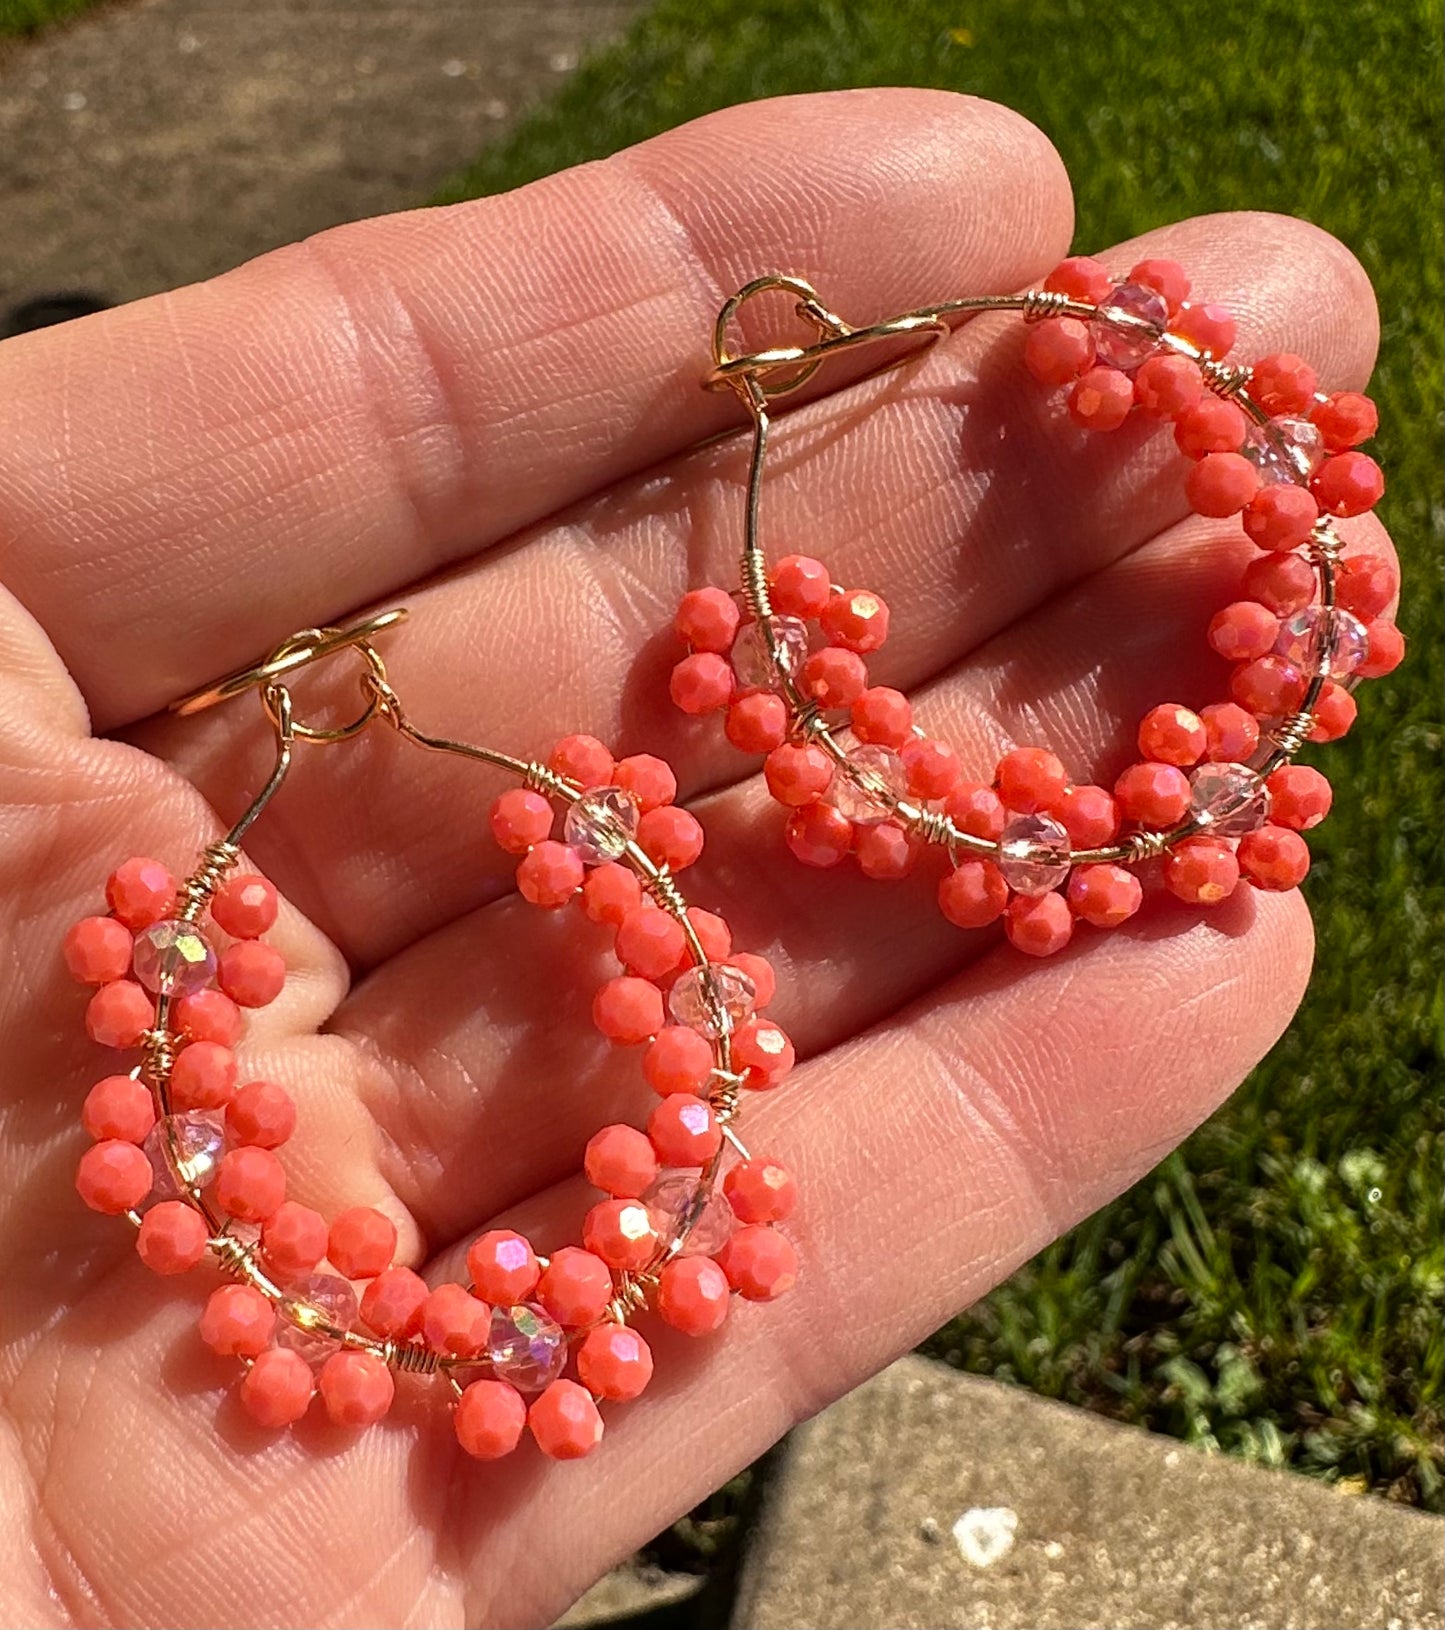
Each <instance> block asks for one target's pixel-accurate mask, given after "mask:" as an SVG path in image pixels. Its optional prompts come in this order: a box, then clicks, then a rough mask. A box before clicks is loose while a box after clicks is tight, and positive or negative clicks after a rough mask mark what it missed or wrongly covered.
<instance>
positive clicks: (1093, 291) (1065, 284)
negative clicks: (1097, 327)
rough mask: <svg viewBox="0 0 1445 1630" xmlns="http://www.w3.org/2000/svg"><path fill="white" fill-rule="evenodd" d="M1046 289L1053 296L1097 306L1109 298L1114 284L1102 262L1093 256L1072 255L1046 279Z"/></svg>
mask: <svg viewBox="0 0 1445 1630" xmlns="http://www.w3.org/2000/svg"><path fill="white" fill-rule="evenodd" d="M1044 287H1045V288H1046V289H1048V290H1049V291H1050V292H1051V293H1053V294H1066V295H1068V297H1069V298H1070V299H1071V300H1082V301H1083V302H1084V304H1085V305H1090V306H1097V305H1099V304H1100V303H1101V302H1103V301H1105V300H1107V299H1108V298H1109V295H1110V292H1111V291H1112V290H1113V287H1114V283H1113V279H1112V278H1111V277H1110V276H1109V268H1108V267H1107V266H1106V265H1105V264H1104V263H1103V261H1102V260H1095V259H1094V258H1093V256H1092V255H1070V256H1069V258H1068V259H1067V260H1061V261H1060V262H1059V264H1058V265H1057V266H1055V267H1054V269H1053V271H1051V272H1050V273H1049V275H1048V276H1047V277H1046V278H1045V279H1044Z"/></svg>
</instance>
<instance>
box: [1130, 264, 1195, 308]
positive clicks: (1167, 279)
mask: <svg viewBox="0 0 1445 1630" xmlns="http://www.w3.org/2000/svg"><path fill="white" fill-rule="evenodd" d="M1129 281H1130V282H1131V283H1141V284H1143V286H1144V287H1145V288H1147V289H1153V290H1154V292H1155V293H1156V294H1159V295H1162V296H1163V297H1164V304H1165V305H1166V306H1167V307H1168V308H1169V315H1170V316H1171V317H1172V316H1173V315H1174V313H1175V312H1176V311H1178V310H1179V308H1180V307H1181V306H1182V305H1183V304H1184V302H1185V301H1186V300H1187V299H1188V298H1189V274H1188V273H1187V272H1186V271H1185V270H1184V268H1183V267H1182V266H1181V265H1180V264H1179V262H1178V261H1177V260H1164V259H1161V258H1158V257H1156V258H1153V259H1150V260H1141V261H1140V262H1139V264H1138V265H1137V266H1136V267H1135V268H1134V269H1133V271H1131V272H1130V273H1129Z"/></svg>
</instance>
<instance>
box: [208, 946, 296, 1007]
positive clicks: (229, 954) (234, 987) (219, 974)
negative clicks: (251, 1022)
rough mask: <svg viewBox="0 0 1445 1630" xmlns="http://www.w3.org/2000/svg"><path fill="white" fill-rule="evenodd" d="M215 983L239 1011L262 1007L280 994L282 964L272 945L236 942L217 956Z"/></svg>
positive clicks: (283, 981)
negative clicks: (240, 1007)
mask: <svg viewBox="0 0 1445 1630" xmlns="http://www.w3.org/2000/svg"><path fill="white" fill-rule="evenodd" d="M216 979H217V982H218V983H219V985H220V987H221V989H222V990H223V991H225V993H226V995H227V996H229V997H230V998H231V1000H232V1001H233V1002H238V1003H239V1004H240V1005H241V1006H242V1007H265V1006H266V1005H267V1003H269V1002H274V1001H275V1000H276V998H277V997H278V996H279V995H280V994H281V987H282V986H283V985H284V984H285V983H286V963H285V960H284V958H283V957H282V955H281V953H280V952H279V951H278V950H277V949H276V948H275V946H273V945H263V944H262V943H261V941H260V940H237V941H236V943H235V944H234V945H228V946H227V947H226V949H225V950H224V951H222V952H221V958H220V961H219V963H218V964H217V967H216Z"/></svg>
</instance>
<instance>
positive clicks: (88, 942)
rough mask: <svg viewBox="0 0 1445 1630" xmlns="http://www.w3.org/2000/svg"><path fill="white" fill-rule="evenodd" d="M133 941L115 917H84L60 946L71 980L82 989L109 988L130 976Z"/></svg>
mask: <svg viewBox="0 0 1445 1630" xmlns="http://www.w3.org/2000/svg"><path fill="white" fill-rule="evenodd" d="M134 944H135V942H134V939H133V938H132V935H131V931H130V929H128V928H127V927H126V926H125V924H124V923H121V922H117V921H116V920H115V918H114V917H82V918H81V919H80V921H79V922H78V923H76V924H75V925H74V926H73V927H72V928H70V929H69V930H68V931H67V933H66V936H65V938H64V940H63V941H62V942H61V947H60V950H61V955H62V956H63V957H64V958H65V966H66V968H67V969H68V970H69V973H70V977H71V978H72V979H77V980H79V981H80V983H81V984H82V985H108V984H110V982H111V981H112V980H113V979H124V978H125V976H126V975H127V974H128V973H129V972H130V965H131V956H132V953H133V950H134Z"/></svg>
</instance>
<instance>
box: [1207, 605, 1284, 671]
mask: <svg viewBox="0 0 1445 1630" xmlns="http://www.w3.org/2000/svg"><path fill="white" fill-rule="evenodd" d="M1278 638H1279V618H1278V617H1276V616H1275V614H1274V613H1273V612H1272V611H1271V610H1270V609H1269V607H1268V606H1262V605H1260V604H1259V602H1258V601H1257V600H1236V601H1235V602H1234V604H1233V605H1228V606H1225V607H1224V608H1223V609H1222V610H1221V611H1217V612H1215V614H1214V616H1213V617H1212V618H1211V619H1210V623H1209V643H1210V646H1211V647H1212V648H1213V649H1214V650H1216V651H1217V652H1218V653H1219V654H1220V656H1222V657H1223V658H1224V659H1225V660H1226V661H1227V662H1248V661H1250V660H1251V659H1252V658H1254V657H1262V656H1267V655H1268V654H1269V653H1270V652H1271V651H1273V650H1274V642H1275V641H1276V640H1277V639H1278Z"/></svg>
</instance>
